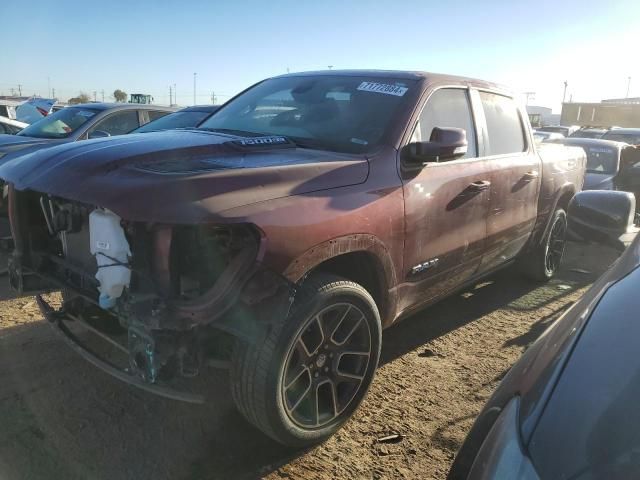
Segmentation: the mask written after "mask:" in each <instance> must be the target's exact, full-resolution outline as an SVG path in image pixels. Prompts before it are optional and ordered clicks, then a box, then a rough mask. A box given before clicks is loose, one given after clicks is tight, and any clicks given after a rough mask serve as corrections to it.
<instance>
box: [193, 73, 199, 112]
mask: <svg viewBox="0 0 640 480" xmlns="http://www.w3.org/2000/svg"><path fill="white" fill-rule="evenodd" d="M196 75H198V74H197V73H196V72H193V104H194V105H195V104H196Z"/></svg>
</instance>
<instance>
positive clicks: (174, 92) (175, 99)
mask: <svg viewBox="0 0 640 480" xmlns="http://www.w3.org/2000/svg"><path fill="white" fill-rule="evenodd" d="M173 102H174V103H175V104H176V105H178V88H177V87H176V84H175V83H174V84H173Z"/></svg>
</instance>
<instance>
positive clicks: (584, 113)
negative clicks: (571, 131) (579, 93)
mask: <svg viewBox="0 0 640 480" xmlns="http://www.w3.org/2000/svg"><path fill="white" fill-rule="evenodd" d="M560 123H561V124H562V125H581V126H587V125H591V126H600V127H612V126H617V127H636V128H640V98H623V99H611V100H603V101H602V102H601V103H563V104H562V114H561V116H560Z"/></svg>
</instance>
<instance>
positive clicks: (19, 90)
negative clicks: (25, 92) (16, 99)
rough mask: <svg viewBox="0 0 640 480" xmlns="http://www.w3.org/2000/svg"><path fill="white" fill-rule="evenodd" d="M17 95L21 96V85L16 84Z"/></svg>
mask: <svg viewBox="0 0 640 480" xmlns="http://www.w3.org/2000/svg"><path fill="white" fill-rule="evenodd" d="M18 95H19V96H22V85H20V84H18Z"/></svg>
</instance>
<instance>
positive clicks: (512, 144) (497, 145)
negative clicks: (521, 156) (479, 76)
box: [480, 92, 526, 155]
mask: <svg viewBox="0 0 640 480" xmlns="http://www.w3.org/2000/svg"><path fill="white" fill-rule="evenodd" d="M480 101H481V102H482V109H483V110H484V117H485V119H486V121H487V135H488V136H489V139H488V142H487V145H486V147H485V148H486V155H504V154H508V153H519V152H522V151H524V149H525V147H526V142H525V139H524V130H523V128H522V121H521V119H520V114H519V113H518V107H517V106H516V103H515V102H514V101H513V99H511V98H509V97H505V96H503V95H497V94H495V93H489V92H480Z"/></svg>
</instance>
